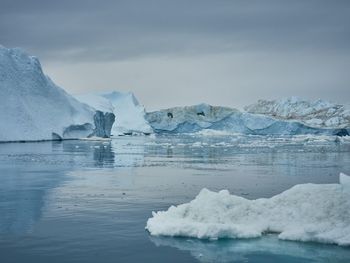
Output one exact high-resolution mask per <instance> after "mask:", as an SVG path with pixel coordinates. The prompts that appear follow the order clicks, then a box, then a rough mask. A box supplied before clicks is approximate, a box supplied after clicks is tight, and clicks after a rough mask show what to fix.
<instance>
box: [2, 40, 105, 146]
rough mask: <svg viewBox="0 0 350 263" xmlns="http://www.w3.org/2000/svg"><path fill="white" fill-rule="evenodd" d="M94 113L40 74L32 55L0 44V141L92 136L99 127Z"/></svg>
mask: <svg viewBox="0 0 350 263" xmlns="http://www.w3.org/2000/svg"><path fill="white" fill-rule="evenodd" d="M94 116H95V110H94V109H92V108H91V107H89V106H88V105H85V104H83V103H81V102H79V101H78V100H76V99H75V98H73V97H72V96H71V95H69V94H68V93H66V92H65V91H64V90H63V89H61V88H60V87H58V86H56V85H55V84H54V83H53V82H52V81H51V80H50V78H49V77H47V76H46V75H45V74H44V73H43V70H42V68H41V65H40V62H39V60H38V59H37V58H36V57H33V56H29V55H28V54H27V53H26V52H24V51H23V50H21V49H17V48H15V49H7V48H5V47H2V46H0V120H1V123H2V124H1V125H0V141H35V140H51V139H72V138H81V137H87V136H90V135H95V134H94V133H95V130H96V128H97V129H99V128H100V127H96V123H95V121H94ZM95 120H96V118H95ZM107 134H108V131H107Z"/></svg>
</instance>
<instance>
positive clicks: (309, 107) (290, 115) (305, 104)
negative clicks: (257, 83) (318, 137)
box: [244, 97, 350, 128]
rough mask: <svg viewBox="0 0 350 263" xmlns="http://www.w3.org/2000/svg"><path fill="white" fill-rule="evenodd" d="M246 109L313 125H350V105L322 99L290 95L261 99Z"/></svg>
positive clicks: (332, 126)
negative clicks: (306, 98) (288, 96)
mask: <svg viewBox="0 0 350 263" xmlns="http://www.w3.org/2000/svg"><path fill="white" fill-rule="evenodd" d="M244 109H245V110H246V111H247V112H250V113H257V114H265V115H269V116H273V117H274V118H280V119H284V120H291V119H292V120H296V121H300V122H303V123H304V124H306V125H309V126H312V127H329V128H347V127H350V109H349V107H346V106H344V105H340V104H334V103H331V102H328V101H325V100H321V99H319V100H315V101H309V100H305V99H301V98H298V97H290V98H284V99H280V100H259V101H258V102H257V103H255V104H252V105H249V106H246V107H245V108H244Z"/></svg>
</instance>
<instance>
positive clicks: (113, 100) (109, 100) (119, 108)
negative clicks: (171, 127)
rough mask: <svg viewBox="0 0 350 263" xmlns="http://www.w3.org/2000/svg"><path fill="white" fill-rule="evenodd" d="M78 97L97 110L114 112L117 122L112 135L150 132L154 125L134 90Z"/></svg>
mask: <svg viewBox="0 0 350 263" xmlns="http://www.w3.org/2000/svg"><path fill="white" fill-rule="evenodd" d="M77 98H78V99H79V100H80V101H82V102H84V103H86V104H88V105H90V106H91V107H93V108H94V109H96V110H100V111H103V112H112V113H114V115H115V116H116V122H115V123H114V125H113V127H112V135H125V134H150V133H152V132H153V129H152V127H151V126H150V125H149V124H148V122H147V121H146V119H145V114H146V113H145V108H144V107H143V106H142V105H141V104H140V103H139V102H138V101H137V99H136V98H135V96H134V94H133V93H132V92H126V93H123V92H117V91H114V92H111V93H105V94H81V95H77Z"/></svg>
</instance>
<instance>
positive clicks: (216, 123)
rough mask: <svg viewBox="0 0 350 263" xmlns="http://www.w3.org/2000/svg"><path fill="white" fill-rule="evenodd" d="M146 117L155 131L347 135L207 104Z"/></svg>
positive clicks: (342, 132)
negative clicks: (205, 130) (206, 130)
mask: <svg viewBox="0 0 350 263" xmlns="http://www.w3.org/2000/svg"><path fill="white" fill-rule="evenodd" d="M146 120H147V121H148V122H149V124H150V125H151V126H152V128H153V129H154V131H155V132H157V133H194V132H198V131H201V130H204V129H209V130H212V131H213V130H217V131H227V132H229V133H241V134H253V135H298V134H317V135H319V134H322V135H347V134H348V131H347V130H346V129H332V128H319V127H316V128H315V127H309V126H307V125H305V124H303V123H301V122H297V121H289V120H281V119H278V118H273V117H271V116H267V115H262V114H252V113H248V112H241V111H239V110H237V109H231V108H227V107H220V106H211V105H208V104H199V105H195V106H187V107H175V108H170V109H165V110H160V111H155V112H149V113H147V114H146Z"/></svg>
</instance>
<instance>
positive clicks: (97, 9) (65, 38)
mask: <svg viewBox="0 0 350 263" xmlns="http://www.w3.org/2000/svg"><path fill="white" fill-rule="evenodd" d="M0 44H2V45H5V46H7V47H15V46H20V47H23V48H25V49H27V50H28V51H29V52H30V53H32V54H35V55H37V56H39V57H40V59H41V61H42V62H43V64H44V69H45V70H46V72H47V73H48V74H49V75H50V76H53V78H54V80H55V81H56V82H58V83H59V84H61V85H62V86H63V87H64V88H66V89H67V90H69V91H71V92H84V91H101V90H110V89H118V90H132V91H134V92H135V93H136V95H137V96H138V97H140V100H141V101H142V102H144V103H145V104H146V106H148V107H150V108H156V107H165V106H174V105H183V104H187V103H199V102H202V101H206V102H209V103H213V104H225V105H230V106H236V105H237V106H241V105H242V104H245V103H249V102H253V101H254V100H256V99H258V98H261V97H264V98H276V97H283V96H290V95H298V96H305V97H310V98H317V97H321V98H329V99H331V100H336V101H339V102H343V103H345V102H347V101H349V99H350V91H348V90H349V80H350V77H349V76H348V75H349V74H348V72H347V69H348V68H349V66H350V2H349V1H340V0H339V1H338V0H335V1H330V0H329V1H316V0H315V1H313V0H308V1H299V0H296V1H283V0H282V1H281V0H279V1H277V0H276V1H272V0H271V1H244V0H242V1H239V0H237V1H232V0H219V1H214V0H213V1H210V0H186V1H185V0H178V1H170V0H139V1H133V0H128V1H112V0H106V1H87V0H75V1H67V0H63V1H28V0H27V1H24V0H22V1H21V0H12V1H2V3H1V8H0Z"/></svg>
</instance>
